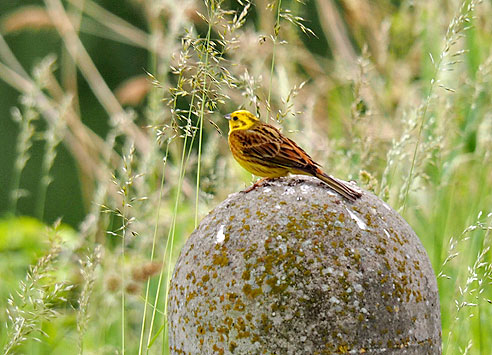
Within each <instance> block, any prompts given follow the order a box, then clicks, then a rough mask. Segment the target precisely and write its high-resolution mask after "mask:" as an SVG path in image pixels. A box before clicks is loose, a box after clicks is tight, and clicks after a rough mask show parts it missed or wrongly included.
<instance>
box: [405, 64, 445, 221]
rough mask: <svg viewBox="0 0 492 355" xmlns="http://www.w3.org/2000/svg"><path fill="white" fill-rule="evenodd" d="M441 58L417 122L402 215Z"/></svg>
mask: <svg viewBox="0 0 492 355" xmlns="http://www.w3.org/2000/svg"><path fill="white" fill-rule="evenodd" d="M442 60H443V56H439V61H438V62H437V65H436V66H435V69H434V75H433V79H432V80H431V85H430V87H429V93H428V94H427V99H426V101H425V104H424V107H423V109H422V117H421V119H420V124H419V131H418V135H417V143H415V149H414V150H413V157H412V165H411V166H410V172H409V173H408V181H407V186H406V188H405V195H404V197H403V211H402V215H405V210H406V207H407V197H408V191H409V190H410V185H411V184H412V178H413V170H414V168H415V161H416V160H417V152H418V149H419V146H420V143H421V141H422V131H423V130H424V122H425V117H426V116H427V110H428V109H429V106H430V101H431V97H432V93H433V92H434V85H435V83H436V82H437V75H438V73H439V69H440V67H441V63H442Z"/></svg>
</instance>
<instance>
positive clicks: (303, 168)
mask: <svg viewBox="0 0 492 355" xmlns="http://www.w3.org/2000/svg"><path fill="white" fill-rule="evenodd" d="M224 117H225V118H226V119H227V120H229V134H228V143H229V149H230V150H231V153H232V156H233V157H234V159H235V160H236V161H237V162H238V163H239V165H241V166H242V167H243V168H244V169H246V170H247V171H249V172H250V173H252V174H254V175H257V176H260V177H262V178H263V179H261V180H259V181H257V182H256V183H255V184H253V186H251V187H250V188H248V189H246V190H245V191H244V192H249V191H251V190H253V189H255V188H257V187H258V186H260V185H262V184H263V183H264V182H265V181H266V180H268V179H275V178H279V177H282V176H287V175H288V174H289V173H290V174H302V175H312V176H314V177H316V178H318V179H320V180H321V181H323V182H324V183H326V184H327V185H328V187H330V188H331V189H332V190H334V191H336V192H337V193H339V194H340V195H342V196H343V197H344V198H346V199H347V200H349V201H350V202H354V201H355V200H357V199H358V198H359V197H361V196H362V194H361V192H360V191H358V190H356V189H355V188H353V187H352V186H350V185H349V184H348V183H346V182H344V181H343V180H340V179H337V178H335V177H333V176H330V175H327V174H326V173H325V172H324V171H323V170H321V165H319V164H318V163H316V162H315V161H314V160H313V159H312V158H311V157H310V156H309V155H308V154H307V153H306V152H305V151H304V150H303V149H302V148H301V147H299V146H298V145H297V144H296V143H295V142H294V141H293V140H292V139H290V138H288V137H286V136H285V135H283V134H282V133H281V132H280V131H279V130H278V129H277V128H275V127H274V126H272V125H269V124H267V123H264V122H262V121H260V120H259V119H258V117H256V116H255V115H253V114H252V113H251V112H249V111H246V110H237V111H234V112H232V113H230V114H227V115H225V116H224Z"/></svg>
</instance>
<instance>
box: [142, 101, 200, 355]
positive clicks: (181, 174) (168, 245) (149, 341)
mask: <svg viewBox="0 0 492 355" xmlns="http://www.w3.org/2000/svg"><path fill="white" fill-rule="evenodd" d="M194 100H195V94H194V93H193V94H192V96H191V102H190V110H189V112H188V122H191V121H190V120H191V112H192V110H191V108H192V107H193V104H194ZM189 125H191V123H189ZM187 142H188V133H187V132H185V137H184V142H183V151H182V154H181V162H180V168H179V179H178V188H177V191H176V201H175V205H174V211H173V217H172V225H171V228H170V229H169V232H168V235H167V241H166V247H165V249H164V254H163V256H162V264H163V265H164V263H165V261H166V256H167V254H168V250H169V249H170V248H171V250H170V251H169V260H168V268H170V267H171V265H170V263H171V261H170V259H171V256H172V247H173V245H174V226H175V225H176V216H177V213H178V205H179V196H180V194H181V187H182V184H183V178H184V172H185V167H184V165H185V155H186V154H185V152H186V145H187ZM190 149H191V148H190ZM171 239H172V241H170V240H171ZM163 275H164V268H162V269H161V272H160V274H159V281H158V284H157V290H156V296H155V300H154V307H153V310H152V319H151V322H150V329H149V335H148V338H147V352H148V350H149V348H150V346H151V345H152V343H153V342H154V339H155V337H156V336H157V335H158V334H159V333H160V331H162V330H161V329H162V328H163V327H161V329H159V331H158V332H157V334H156V336H154V337H152V330H153V327H154V321H155V315H156V312H157V303H158V301H159V295H160V292H161V285H162V279H163ZM168 284H169V271H168V275H167V277H166V293H165V304H164V324H165V325H164V327H167V319H166V318H167V295H168V287H167V285H168ZM166 333H167V332H166ZM165 336H167V335H165ZM165 341H166V339H164V342H165Z"/></svg>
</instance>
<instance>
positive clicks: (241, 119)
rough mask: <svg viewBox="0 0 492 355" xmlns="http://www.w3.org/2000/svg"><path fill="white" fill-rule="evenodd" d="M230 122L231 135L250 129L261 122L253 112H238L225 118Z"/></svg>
mask: <svg viewBox="0 0 492 355" xmlns="http://www.w3.org/2000/svg"><path fill="white" fill-rule="evenodd" d="M224 117H225V118H226V119H227V120H229V134H231V132H234V131H236V130H239V129H250V128H251V127H252V126H253V125H254V124H255V123H256V122H259V121H260V120H259V119H258V118H257V117H256V116H255V115H253V114H252V113H251V112H249V111H246V110H238V111H234V112H233V113H229V114H228V115H225V116H224Z"/></svg>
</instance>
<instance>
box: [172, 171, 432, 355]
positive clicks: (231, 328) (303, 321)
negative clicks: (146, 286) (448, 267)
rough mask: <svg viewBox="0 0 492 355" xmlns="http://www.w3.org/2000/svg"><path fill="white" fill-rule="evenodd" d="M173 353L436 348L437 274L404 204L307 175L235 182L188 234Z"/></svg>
mask: <svg viewBox="0 0 492 355" xmlns="http://www.w3.org/2000/svg"><path fill="white" fill-rule="evenodd" d="M170 287H171V288H170V293H169V307H168V309H169V313H168V314H169V315H168V321H169V341H170V347H171V353H173V354H279V355H280V354H296V355H297V354H346V353H349V354H360V353H365V354H419V355H420V354H440V353H441V322H440V311H439V297H438V291H437V284H436V278H435V276H434V273H433V271H432V268H431V264H430V262H429V258H428V256H427V254H426V252H425V250H424V248H423V246H422V244H421V243H420V240H419V239H418V237H417V236H416V235H415V233H414V232H413V231H412V229H411V228H410V226H409V225H408V224H407V223H406V222H405V221H404V220H403V218H402V217H400V215H398V213H396V212H395V211H394V210H393V209H391V208H390V207H389V206H388V205H387V204H385V203H384V202H382V201H381V200H380V199H378V198H377V197H375V196H374V195H372V194H370V193H368V192H364V194H363V196H362V198H360V199H358V200H357V201H356V202H355V203H350V202H348V201H346V200H343V199H342V198H341V197H340V196H339V195H338V194H336V193H335V192H333V191H332V190H330V189H329V188H328V187H327V186H326V185H325V184H324V183H323V182H321V181H319V180H317V179H315V178H312V177H308V176H293V177H287V178H281V179H277V180H275V181H273V182H269V183H267V184H265V185H264V186H262V187H259V188H257V189H256V190H253V191H251V192H249V193H235V194H232V195H231V196H229V198H227V199H226V200H225V201H224V202H222V203H221V204H220V205H219V206H218V207H217V208H216V209H215V210H214V211H212V212H211V213H210V214H209V215H208V216H206V217H205V218H204V219H203V221H202V222H201V223H200V225H199V227H198V228H197V229H196V230H195V231H194V232H193V234H192V235H191V236H190V237H189V239H188V241H187V242H186V245H185V247H184V248H183V250H182V252H181V255H180V257H179V259H178V261H177V264H176V268H175V271H174V275H173V279H172V282H171V286H170Z"/></svg>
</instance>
